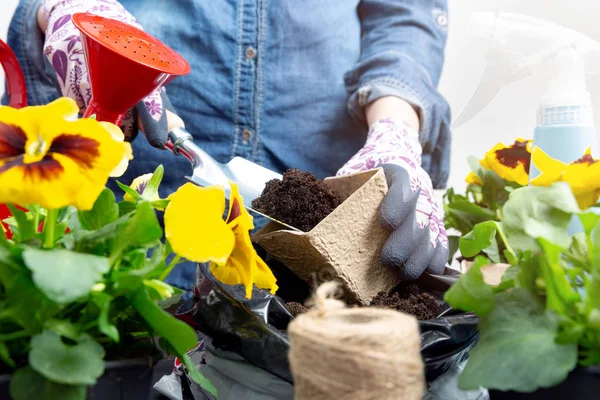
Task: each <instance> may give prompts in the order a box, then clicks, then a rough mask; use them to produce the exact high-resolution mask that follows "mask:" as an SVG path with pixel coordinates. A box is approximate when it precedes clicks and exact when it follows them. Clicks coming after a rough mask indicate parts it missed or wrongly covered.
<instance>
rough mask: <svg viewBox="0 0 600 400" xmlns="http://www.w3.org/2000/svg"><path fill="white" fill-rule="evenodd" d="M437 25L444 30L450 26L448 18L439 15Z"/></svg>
mask: <svg viewBox="0 0 600 400" xmlns="http://www.w3.org/2000/svg"><path fill="white" fill-rule="evenodd" d="M437 23H438V25H439V26H441V27H442V28H445V27H447V26H448V17H447V16H446V15H445V14H440V15H438V17H437Z"/></svg>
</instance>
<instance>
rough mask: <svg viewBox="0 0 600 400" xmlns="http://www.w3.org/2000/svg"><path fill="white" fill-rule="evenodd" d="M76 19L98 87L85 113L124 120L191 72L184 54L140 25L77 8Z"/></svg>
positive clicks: (117, 121) (92, 80) (92, 82)
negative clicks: (128, 114) (177, 78)
mask: <svg viewBox="0 0 600 400" xmlns="http://www.w3.org/2000/svg"><path fill="white" fill-rule="evenodd" d="M73 23H74V24H75V26H76V27H77V29H79V31H80V32H81V39H82V40H81V42H82V44H83V51H84V53H85V58H86V63H87V66H88V72H89V75H90V85H91V89H92V100H91V101H90V105H89V106H88V108H87V110H86V112H85V114H84V117H91V116H92V115H95V117H96V119H97V120H99V121H106V122H111V123H113V124H115V125H120V124H121V123H122V122H123V117H124V115H125V113H126V112H127V111H128V110H129V109H131V108H132V107H134V106H135V105H136V104H137V103H139V102H140V101H141V100H142V99H144V98H145V97H146V96H148V95H149V94H150V93H152V92H153V91H154V90H156V89H158V88H160V87H162V86H164V85H165V84H166V83H167V82H169V81H170V80H172V79H173V78H175V77H177V76H181V75H186V74H188V73H189V72H190V66H189V64H188V63H187V62H186V61H185V60H184V59H183V57H181V56H180V55H179V54H177V53H176V52H175V51H174V50H172V49H170V48H169V47H167V46H166V45H165V44H163V43H162V42H161V41H160V40H158V39H156V38H155V37H153V36H151V35H149V34H147V33H146V32H144V31H142V30H140V29H138V28H136V27H134V26H131V25H128V24H126V23H124V22H121V21H116V20H112V19H108V18H104V17H100V16H97V15H94V14H90V13H76V14H74V15H73ZM106 66H110V68H106ZM125 88H126V89H125Z"/></svg>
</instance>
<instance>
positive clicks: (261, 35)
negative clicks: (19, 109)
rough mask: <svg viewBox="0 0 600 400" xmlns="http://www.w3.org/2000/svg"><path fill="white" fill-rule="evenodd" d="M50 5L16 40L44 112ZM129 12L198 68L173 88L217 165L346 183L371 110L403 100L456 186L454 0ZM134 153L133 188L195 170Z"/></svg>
mask: <svg viewBox="0 0 600 400" xmlns="http://www.w3.org/2000/svg"><path fill="white" fill-rule="evenodd" d="M40 3H41V0H21V1H20V3H19V5H18V7H17V10H16V12H15V15H14V17H13V20H12V22H11V25H10V29H9V32H8V44H9V45H10V46H11V48H12V49H13V50H14V51H15V53H16V55H17V57H18V59H19V61H20V63H21V66H22V68H23V71H24V74H25V78H26V83H27V90H28V101H29V103H30V104H34V105H37V104H45V103H47V102H49V101H51V100H53V99H55V98H56V97H58V96H59V93H58V91H57V87H58V85H57V82H56V78H55V74H54V72H53V71H52V69H51V67H50V65H49V63H48V62H47V60H46V59H45V57H44V52H43V39H44V38H43V34H42V33H41V32H40V30H39V28H38V26H37V21H36V13H37V9H38V7H39V5H40ZM121 4H123V6H125V7H126V8H127V10H128V11H129V12H131V13H132V14H133V15H134V16H135V17H136V19H137V20H138V21H139V23H140V24H141V25H142V26H143V27H144V29H145V30H146V31H147V32H149V33H150V34H152V35H154V36H156V37H158V38H159V39H161V40H162V41H163V42H165V43H166V44H167V45H169V46H170V47H172V48H173V49H175V50H176V51H177V52H179V53H180V54H181V55H182V56H183V57H184V58H185V59H186V60H187V61H188V62H189V64H190V65H191V68H192V72H191V73H190V74H189V75H187V76H184V77H179V78H177V79H175V80H173V81H172V82H171V83H169V85H168V87H167V92H168V94H169V97H170V100H171V102H172V103H173V106H174V107H175V109H176V111H177V112H178V114H179V115H180V116H181V117H182V119H183V120H184V121H185V124H186V128H187V130H188V131H189V132H190V133H192V134H193V135H194V138H195V141H196V144H198V145H199V146H200V147H202V148H203V149H204V150H206V151H207V152H208V153H209V154H211V155H212V156H213V157H214V158H215V159H217V161H219V162H223V163H226V162H228V161H229V160H230V159H231V158H232V157H235V156H242V157H245V158H247V159H249V160H251V161H254V162H256V163H259V164H262V165H263V166H265V167H267V168H270V169H273V170H275V171H279V172H283V171H284V170H286V169H288V168H298V169H300V170H303V171H311V172H313V173H314V174H315V175H316V176H317V177H320V178H324V177H326V176H332V175H335V173H336V171H337V170H338V169H339V168H340V167H341V166H342V165H343V164H344V163H345V162H347V161H348V160H349V159H350V158H351V157H352V155H354V154H355V153H356V152H357V151H358V150H359V149H360V148H361V147H362V146H363V145H364V143H365V139H366V133H367V126H366V120H365V114H364V111H363V109H364V106H365V105H367V104H369V103H370V102H372V101H374V100H376V99H378V98H380V97H383V96H390V95H391V96H398V97H401V98H404V99H405V100H407V101H408V102H410V103H411V104H413V105H414V106H415V107H416V108H417V109H418V111H419V115H420V118H421V132H420V139H421V144H422V146H423V161H422V163H423V167H424V168H425V170H426V171H427V172H428V173H429V174H430V176H431V178H432V182H433V184H434V187H436V188H443V187H445V185H446V182H447V179H448V173H449V156H450V154H449V152H450V130H449V125H450V110H449V107H448V104H447V102H446V101H445V100H444V98H443V97H442V96H441V95H440V94H439V93H438V91H437V89H436V88H437V85H438V81H439V77H440V73H441V69H442V64H443V58H444V47H445V42H446V37H447V0H146V1H144V0H121ZM107 67H110V66H107ZM123 90H127V88H123ZM3 102H4V104H6V103H7V99H6V96H5V98H4V99H3ZM133 148H134V156H135V159H134V160H133V161H132V162H131V163H130V168H129V170H128V171H127V173H126V175H125V176H124V177H122V178H120V180H121V181H123V182H125V183H129V182H131V180H132V179H133V178H135V177H136V176H139V175H141V174H144V173H149V172H152V171H153V170H154V169H155V168H156V166H157V165H158V164H163V165H164V166H165V169H166V171H165V178H164V180H163V182H164V184H163V186H162V193H161V195H162V196H166V195H168V194H169V193H170V192H172V191H174V190H175V189H176V188H177V187H178V186H180V185H181V184H183V183H185V178H184V177H185V175H186V174H189V173H190V172H191V167H190V165H189V163H188V162H187V160H185V159H183V157H175V156H173V155H172V154H170V153H169V152H168V151H165V150H158V149H155V148H152V147H151V146H150V145H148V144H147V143H146V141H145V140H144V139H143V138H138V139H137V140H135V141H134V143H133ZM110 186H112V187H114V186H115V185H114V183H111V184H110Z"/></svg>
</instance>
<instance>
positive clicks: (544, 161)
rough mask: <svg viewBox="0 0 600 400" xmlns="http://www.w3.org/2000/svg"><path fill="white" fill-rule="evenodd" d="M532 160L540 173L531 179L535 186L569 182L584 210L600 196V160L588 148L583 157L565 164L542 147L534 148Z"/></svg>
mask: <svg viewBox="0 0 600 400" xmlns="http://www.w3.org/2000/svg"><path fill="white" fill-rule="evenodd" d="M532 162H533V163H534V164H535V166H536V167H537V169H538V170H539V171H540V175H539V176H538V177H537V178H535V179H533V180H532V181H531V184H532V185H534V186H550V185H552V184H553V183H554V182H568V183H569V185H570V186H571V190H572V191H573V195H574V196H575V198H576V199H577V203H579V207H580V208H581V209H583V210H585V209H588V208H590V207H591V206H593V205H594V204H596V202H597V201H598V198H599V197H600V160H598V159H595V158H593V157H592V154H591V149H590V148H588V149H587V151H586V152H585V154H584V155H583V157H581V158H580V159H579V160H576V161H573V162H572V163H570V164H565V163H563V162H561V161H558V160H556V159H554V158H552V157H550V156H549V155H548V154H546V153H545V152H544V151H543V150H542V149H540V148H539V147H536V148H535V149H534V150H533V155H532Z"/></svg>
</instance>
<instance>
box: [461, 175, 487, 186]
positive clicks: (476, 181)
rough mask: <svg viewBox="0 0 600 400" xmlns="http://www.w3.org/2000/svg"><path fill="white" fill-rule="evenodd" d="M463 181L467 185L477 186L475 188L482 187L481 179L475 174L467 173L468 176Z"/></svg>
mask: <svg viewBox="0 0 600 400" xmlns="http://www.w3.org/2000/svg"><path fill="white" fill-rule="evenodd" d="M465 181H466V182H467V183H468V184H469V185H477V186H481V185H483V182H482V181H481V178H480V177H479V176H477V174H476V173H475V172H469V175H467V178H466V179H465Z"/></svg>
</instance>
